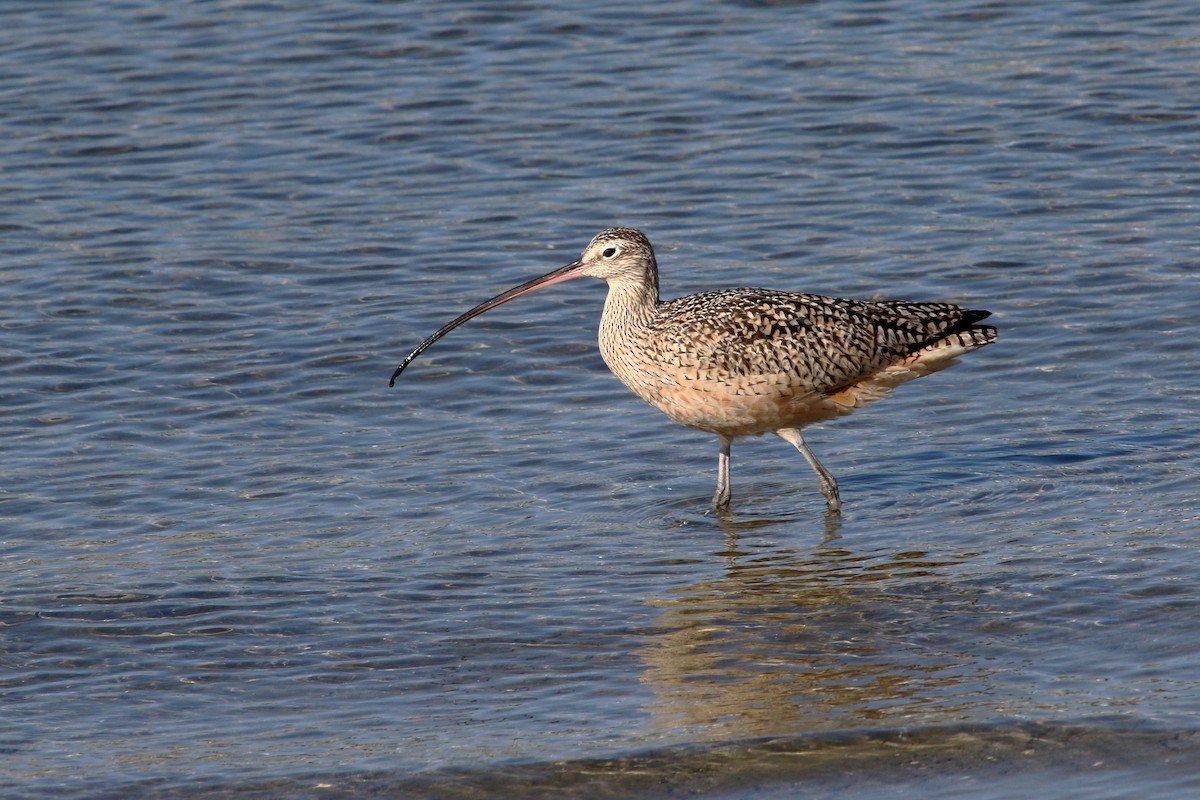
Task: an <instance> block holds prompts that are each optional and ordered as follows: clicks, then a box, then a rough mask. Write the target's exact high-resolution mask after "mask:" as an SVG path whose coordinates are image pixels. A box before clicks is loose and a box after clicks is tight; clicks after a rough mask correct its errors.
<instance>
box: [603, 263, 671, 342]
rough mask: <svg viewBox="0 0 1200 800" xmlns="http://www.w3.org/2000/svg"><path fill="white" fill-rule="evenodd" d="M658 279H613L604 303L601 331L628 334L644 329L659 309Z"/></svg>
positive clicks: (650, 277)
mask: <svg viewBox="0 0 1200 800" xmlns="http://www.w3.org/2000/svg"><path fill="white" fill-rule="evenodd" d="M658 303H659V300H658V276H657V275H653V274H651V275H649V276H647V277H646V279H645V280H636V281H635V280H617V279H614V280H610V281H609V282H608V297H607V298H606V299H605V301H604V316H603V317H602V318H601V320H600V326H601V327H602V328H608V329H610V330H616V329H624V330H626V331H629V330H633V329H637V328H641V327H644V326H645V325H647V324H648V323H649V322H650V320H651V319H652V318H653V317H654V314H655V312H656V311H657V309H658Z"/></svg>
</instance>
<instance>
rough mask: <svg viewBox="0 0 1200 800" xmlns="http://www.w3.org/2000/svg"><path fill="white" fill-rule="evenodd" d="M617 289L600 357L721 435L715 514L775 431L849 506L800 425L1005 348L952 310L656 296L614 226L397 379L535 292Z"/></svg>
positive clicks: (449, 326) (734, 292) (716, 294)
mask: <svg viewBox="0 0 1200 800" xmlns="http://www.w3.org/2000/svg"><path fill="white" fill-rule="evenodd" d="M584 276H587V277H592V278H599V279H601V280H604V281H607V283H608V296H607V298H606V299H605V302H604V312H603V314H602V315H601V318H600V330H599V344H600V354H601V356H602V358H603V359H604V362H605V363H606V364H607V365H608V368H609V369H610V370H612V372H613V374H614V375H616V377H617V378H618V379H620V380H621V382H622V383H624V384H625V385H626V386H627V387H628V388H629V389H631V390H632V391H633V393H634V394H636V395H637V396H638V397H640V398H642V399H643V400H645V401H646V402H648V403H649V404H650V405H652V406H654V407H655V408H657V409H659V410H660V411H662V412H663V413H664V414H666V415H667V416H668V417H669V418H671V419H672V420H674V421H675V422H677V423H679V424H681V425H685V426H687V427H689V428H694V429H696V430H700V431H704V432H707V433H710V434H715V435H716V437H717V442H718V447H719V450H718V459H717V487H716V491H715V492H714V493H713V497H712V508H713V509H714V511H716V512H724V513H728V512H729V510H730V508H731V500H732V490H731V488H730V482H729V458H730V449H731V445H732V443H733V441H734V440H735V439H738V438H741V437H745V436H757V435H761V434H764V433H774V434H776V435H777V436H779V437H780V438H781V439H783V440H784V441H786V442H788V443H789V444H791V445H792V446H794V447H795V448H796V449H797V450H798V451H799V452H800V454H801V455H802V456H804V459H805V460H806V461H807V462H808V463H809V465H810V466H811V467H812V469H813V471H814V472H816V474H817V481H818V485H819V487H820V490H821V493H822V494H823V495H824V497H825V500H826V504H827V510H828V512H833V513H837V512H840V510H841V507H842V501H841V495H840V493H839V490H838V484H837V480H836V479H835V478H834V476H833V474H832V473H831V472H830V471H829V470H828V469H826V468H825V466H824V465H823V464H822V463H821V462H820V461H819V460H818V459H817V457H816V456H815V455H814V454H813V452H812V450H811V449H809V446H808V444H807V443H806V442H805V440H804V437H803V436H802V435H801V430H802V429H803V428H804V427H805V426H807V425H811V424H813V423H816V422H824V421H827V420H831V419H834V418H837V417H841V416H845V415H847V414H850V413H852V412H854V411H856V410H857V409H859V408H862V407H863V406H865V405H867V404H869V403H873V402H875V401H876V400H880V399H882V398H884V397H886V396H887V395H889V394H890V393H891V391H892V390H893V389H894V388H896V387H897V386H899V385H900V384H902V383H905V382H907V381H910V380H912V379H914V378H920V377H923V376H925V375H928V374H930V373H933V372H937V371H938V370H941V369H944V368H946V367H948V366H950V365H951V364H953V363H954V362H955V360H956V359H957V358H958V357H959V356H961V355H963V354H965V353H968V352H970V351H972V350H975V349H977V348H979V347H983V346H984V345H987V344H991V343H992V342H994V341H996V337H997V333H998V332H997V329H996V328H995V327H994V326H992V325H979V324H977V323H979V322H980V321H981V320H983V319H986V318H987V317H989V316H990V315H991V312H988V311H982V310H972V309H966V308H962V307H960V306H957V305H953V304H950V303H938V302H910V301H904V300H885V301H875V300H847V299H841V298H836V297H824V296H821V295H816V294H803V293H797V292H787V291H777V290H772V289H754V288H739V289H722V290H717V291H708V292H701V293H699V294H692V295H687V296H684V297H679V298H676V299H674V300H666V301H664V300H662V299H660V297H659V285H658V261H657V260H656V258H655V256H654V248H653V247H652V246H651V244H650V240H649V239H648V238H647V237H646V235H645V234H644V233H642V232H641V231H640V230H637V229H635V228H624V227H614V228H606V229H604V230H602V231H600V233H598V234H596V235H595V236H594V237H593V238H592V240H591V241H590V242H589V243H588V245H587V247H586V248H584V250H583V253H582V254H581V255H580V257H579V258H578V259H577V260H575V261H572V262H571V263H569V264H567V265H565V266H563V267H560V268H558V269H556V270H554V271H552V272H548V273H546V274H545V275H542V276H540V277H537V278H534V279H533V280H530V281H527V282H525V283H522V284H521V285H519V286H514V287H513V288H511V289H509V290H507V291H505V292H502V293H500V294H498V295H496V296H495V297H493V298H491V299H490V300H486V301H484V302H483V303H480V304H479V305H477V306H475V307H474V308H472V309H471V310H470V311H467V312H466V313H464V314H462V315H461V316H459V317H457V318H455V319H453V320H451V321H450V322H448V323H446V324H445V325H443V326H442V327H441V328H439V329H438V330H437V331H436V332H435V333H433V334H432V335H431V336H429V337H428V338H427V339H425V340H424V341H423V342H421V343H420V344H419V345H417V347H416V349H414V350H413V351H412V352H411V353H410V354H409V355H408V356H407V357H406V358H405V359H404V361H403V362H401V364H400V365H399V366H398V367H396V370H395V372H393V373H392V377H391V380H390V381H389V383H388V385H389V386H395V385H396V378H398V377H399V376H400V374H401V373H402V372H404V370H405V368H406V367H408V365H409V364H411V363H412V362H413V361H414V360H415V359H416V358H417V357H418V356H420V355H421V353H423V352H424V351H425V350H426V349H427V348H428V347H429V346H430V345H432V344H433V343H434V342H436V341H437V340H439V339H441V338H442V337H443V336H445V335H446V334H447V333H449V332H450V331H452V330H454V329H455V328H457V327H458V326H459V325H462V324H463V323H464V322H467V321H468V320H470V319H472V318H474V317H477V316H479V315H480V314H482V313H484V312H486V311H489V310H491V309H493V308H496V307H497V306H500V305H502V304H504V303H507V302H508V301H510V300H513V299H514V298H517V297H520V296H522V295H524V294H528V293H529V292H532V291H534V290H536V289H541V288H544V287H547V286H552V285H554V284H556V283H562V282H563V281H569V280H572V279H574V278H579V277H584Z"/></svg>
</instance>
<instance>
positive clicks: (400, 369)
mask: <svg viewBox="0 0 1200 800" xmlns="http://www.w3.org/2000/svg"><path fill="white" fill-rule="evenodd" d="M403 371H404V367H396V371H395V372H393V373H392V379H391V380H390V381H388V388H389V389H391V388H392V387H393V386H395V385H396V378H398V377H400V373H401V372H403Z"/></svg>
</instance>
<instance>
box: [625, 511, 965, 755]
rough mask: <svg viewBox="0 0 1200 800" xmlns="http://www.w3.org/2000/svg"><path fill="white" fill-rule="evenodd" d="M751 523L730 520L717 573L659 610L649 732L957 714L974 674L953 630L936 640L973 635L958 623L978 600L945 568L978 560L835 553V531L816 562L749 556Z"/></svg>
mask: <svg viewBox="0 0 1200 800" xmlns="http://www.w3.org/2000/svg"><path fill="white" fill-rule="evenodd" d="M748 525H749V527H747V525H739V524H735V523H733V522H732V521H730V520H726V521H725V522H724V523H723V526H724V527H725V530H726V536H727V538H726V548H725V549H724V550H723V551H722V552H721V553H719V554H717V555H718V557H720V558H722V559H724V561H725V574H724V576H723V577H720V578H718V579H715V580H712V581H708V582H705V583H701V584H698V585H694V586H689V587H683V588H681V589H679V590H677V591H675V592H673V593H672V594H671V595H670V596H668V597H665V598H660V599H658V600H655V601H652V604H653V605H655V606H657V607H659V608H661V610H662V613H661V616H660V619H659V624H660V625H659V632H658V635H657V636H654V637H653V638H652V640H651V644H650V646H648V647H647V648H646V649H645V650H644V652H643V653H642V657H643V659H644V661H645V664H646V666H647V669H646V671H645V673H644V675H643V680H644V681H645V682H646V683H647V684H648V685H649V686H651V687H652V690H653V695H654V699H653V701H652V702H651V703H650V704H649V708H648V709H647V710H648V711H649V713H650V724H651V725H652V726H654V727H655V728H658V729H676V728H678V727H679V726H687V727H689V728H692V729H694V730H693V732H694V733H695V735H696V738H698V739H699V738H704V739H711V738H717V739H737V738H743V737H756V736H772V735H785V734H794V733H796V732H798V731H806V730H813V729H830V728H836V727H854V726H860V725H870V726H876V725H879V724H883V722H885V721H887V722H899V721H903V719H905V718H906V717H907V715H910V714H912V713H914V712H917V711H919V710H922V709H926V710H928V709H930V708H931V707H932V708H934V709H936V711H937V713H939V714H940V715H942V716H941V717H939V718H940V719H953V718H954V717H953V706H954V705H955V704H956V703H961V702H963V697H962V695H963V687H959V688H957V689H955V691H947V689H948V687H955V686H956V685H957V684H959V683H960V682H961V681H963V680H964V679H966V676H967V675H968V674H970V675H977V673H978V667H977V666H975V665H973V664H972V663H971V662H972V659H971V657H970V655H969V654H967V653H964V652H961V651H957V652H956V646H958V645H961V644H962V641H961V639H960V637H959V636H958V635H957V634H955V635H949V636H944V635H942V634H943V633H945V632H947V631H950V630H953V629H954V628H955V626H960V627H965V626H961V623H960V622H959V621H956V618H957V617H962V616H965V615H969V614H971V613H972V611H973V609H974V607H975V599H976V598H974V597H971V596H970V594H971V593H970V592H969V591H966V590H962V589H958V588H955V587H953V586H952V585H948V584H947V583H946V582H945V578H944V577H943V573H945V572H946V569H945V568H946V567H948V566H952V565H954V564H956V563H959V562H960V561H961V560H963V559H965V558H969V557H970V555H963V556H953V557H940V558H939V559H931V558H930V557H929V556H928V555H927V554H926V553H923V552H895V553H891V554H879V553H873V554H871V555H856V554H855V553H854V552H852V551H851V550H849V549H840V548H835V547H833V546H831V543H832V541H833V540H835V539H836V532H835V531H836V529H835V530H834V531H827V534H828V535H827V540H826V542H825V543H824V544H823V545H822V546H821V547H820V548H817V549H815V550H814V551H809V552H808V553H804V554H800V553H796V552H785V551H781V550H779V549H768V550H757V551H754V550H752V549H751V548H748V547H743V546H742V545H741V544H739V541H740V536H739V535H747V536H749V535H751V534H749V531H750V530H752V529H753V528H754V527H755V526H756V524H755V523H749V524H748ZM968 671H970V672H968ZM966 693H967V694H968V695H969V694H970V690H969V689H968V690H967V691H966ZM947 715H948V716H947ZM926 721H928V720H926Z"/></svg>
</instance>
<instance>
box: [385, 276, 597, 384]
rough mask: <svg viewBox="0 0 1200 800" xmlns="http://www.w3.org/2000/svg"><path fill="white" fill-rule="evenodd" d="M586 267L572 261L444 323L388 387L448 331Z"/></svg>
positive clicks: (566, 278) (394, 374) (411, 356)
mask: <svg viewBox="0 0 1200 800" xmlns="http://www.w3.org/2000/svg"><path fill="white" fill-rule="evenodd" d="M586 266H587V265H586V264H585V263H584V262H582V261H572V262H571V263H570V264H567V265H566V266H565V267H559V268H558V269H556V270H554V271H553V272H548V273H546V274H545V275H543V276H541V277H540V278H534V279H533V280H531V281H528V282H526V283H522V284H521V285H520V286H514V287H513V288H511V289H509V290H508V291H507V292H501V293H500V294H498V295H496V296H495V297H493V298H492V299H491V300H485V301H484V302H482V303H480V304H479V305H477V306H475V307H474V308H472V309H471V310H470V311H468V312H467V313H465V314H463V315H462V316H461V317H458V318H457V319H455V320H453V321H452V322H448V323H446V324H445V325H443V326H442V327H441V328H439V329H438V330H437V332H436V333H434V334H433V335H432V336H430V337H429V338H428V339H426V340H425V341H423V342H421V343H420V344H419V345H417V349H416V350H413V351H412V352H411V353H409V354H408V357H407V358H406V359H404V360H403V361H401V362H400V366H398V367H396V371H395V372H393V373H392V379H391V380H390V381H388V386H395V385H396V378H398V377H399V376H400V373H401V372H404V368H405V367H407V366H408V365H409V364H411V363H412V362H413V359H415V358H416V357H417V356H419V355H421V353H424V352H425V350H426V349H428V347H429V345H431V344H433V343H434V342H436V341H437V340H438V339H440V338H442V337H443V336H445V335H446V334H447V333H449V332H450V331H452V330H454V329H455V328H457V327H458V326H459V325H462V324H463V323H464V322H466V321H467V320H469V319H473V318H475V317H478V316H479V315H480V314H482V313H483V312H485V311H490V310H491V309H493V308H495V307H496V306H498V305H503V304H504V303H507V302H508V301H509V300H512V299H513V298H516V297H520V296H521V295H523V294H529V293H530V292H532V291H533V290H534V289H540V288H542V287H543V286H550V285H552V284H555V283H562V282H563V281H569V280H571V279H572V278H578V277H580V276H581V275H583V269H584V267H586Z"/></svg>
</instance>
